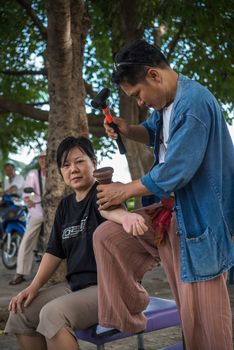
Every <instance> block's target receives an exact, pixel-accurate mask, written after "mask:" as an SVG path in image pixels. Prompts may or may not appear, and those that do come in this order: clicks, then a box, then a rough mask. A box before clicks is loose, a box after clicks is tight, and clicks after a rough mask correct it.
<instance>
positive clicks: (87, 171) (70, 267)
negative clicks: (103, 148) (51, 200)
mask: <svg viewBox="0 0 234 350" xmlns="http://www.w3.org/2000/svg"><path fill="white" fill-rule="evenodd" d="M57 165H58V168H59V171H60V173H61V175H62V178H63V180H64V182H65V184H66V185H68V186H69V187H70V188H71V189H72V190H73V193H72V194H70V195H68V196H67V197H65V198H63V199H62V200H61V202H60V204H59V206H58V208H57V211H56V215H55V219H54V224H53V227H52V232H51V235H50V239H49V242H48V246H47V249H46V253H45V254H44V256H43V258H42V261H41V263H40V266H39V269H38V272H37V274H36V276H35V277H34V279H33V281H32V282H31V284H30V285H29V286H28V287H27V288H26V289H24V290H23V291H21V292H20V293H19V294H18V295H17V296H16V297H14V298H12V300H11V301H10V304H9V311H10V315H9V318H8V321H7V324H6V327H5V332H6V333H13V334H15V335H16V336H17V340H18V342H19V344H20V347H21V349H24V350H32V349H33V350H44V349H49V350H52V349H56V350H60V349H61V350H64V349H69V350H73V349H74V350H77V349H79V345H78V343H77V340H76V338H75V336H74V330H79V329H85V328H87V327H89V326H91V325H94V324H96V323H97V322H98V302H97V270H96V262H95V257H94V252H93V243H92V237H93V232H94V230H95V229H96V228H97V226H98V225H99V224H101V223H102V222H103V221H104V220H105V219H104V218H103V217H102V216H101V214H100V212H99V210H98V205H97V198H96V186H97V184H96V181H95V179H94V177H93V171H94V170H95V168H96V157H95V153H94V150H93V147H92V144H91V142H90V141H89V140H88V139H87V138H85V137H82V136H81V137H78V138H75V137H67V138H66V139H64V140H63V141H62V142H61V143H60V145H59V147H58V150H57ZM115 211H116V215H115ZM102 215H103V216H105V217H106V218H109V215H111V219H112V220H115V219H116V222H119V223H122V224H123V227H124V228H125V231H127V232H129V233H130V232H131V233H133V234H134V235H135V234H143V233H144V232H145V230H147V226H146V225H145V223H144V219H143V217H142V216H141V215H139V214H134V213H128V212H127V211H125V210H124V209H121V208H118V209H116V210H113V211H110V212H107V211H104V212H102ZM63 259H66V261H67V276H66V277H67V282H68V283H59V284H57V285H54V286H51V287H45V288H42V289H41V287H43V285H44V284H45V283H46V282H47V281H48V280H49V279H50V277H51V276H52V274H53V273H54V272H55V270H56V269H57V268H58V266H59V265H60V263H61V261H62V260H63Z"/></svg>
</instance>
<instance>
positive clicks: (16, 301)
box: [8, 253, 62, 313]
mask: <svg viewBox="0 0 234 350" xmlns="http://www.w3.org/2000/svg"><path fill="white" fill-rule="evenodd" d="M61 261H62V259H60V258H58V257H57V256H54V255H52V254H48V253H45V254H44V256H43V258H42V260H41V263H40V266H39V269H38V271H37V274H36V276H35V277H34V279H33V280H32V282H31V284H30V285H29V286H28V287H27V288H26V289H24V290H22V291H21V292H20V293H18V294H17V295H16V296H15V297H13V298H12V299H11V301H10V304H9V307H8V310H9V311H13V312H15V313H17V312H18V311H20V312H22V305H23V306H24V307H27V306H28V305H29V304H30V303H31V301H32V300H33V299H34V298H35V297H36V295H37V294H38V291H39V289H40V288H41V287H42V286H43V285H44V284H45V283H46V282H48V280H49V279H50V277H51V276H52V275H53V273H54V272H55V270H56V269H57V268H58V266H59V264H60V263H61Z"/></svg>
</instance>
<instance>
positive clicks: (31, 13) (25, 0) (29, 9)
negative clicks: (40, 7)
mask: <svg viewBox="0 0 234 350" xmlns="http://www.w3.org/2000/svg"><path fill="white" fill-rule="evenodd" d="M17 2H18V3H19V4H20V6H22V7H23V8H24V9H25V11H26V13H27V15H28V16H29V17H30V18H31V20H32V22H33V23H34V24H35V25H36V26H37V28H38V29H39V32H40V34H41V36H42V39H44V40H47V28H46V27H44V25H43V23H42V22H41V20H40V19H39V18H38V16H37V15H36V13H35V11H34V10H33V8H32V6H31V3H30V1H28V0H17Z"/></svg>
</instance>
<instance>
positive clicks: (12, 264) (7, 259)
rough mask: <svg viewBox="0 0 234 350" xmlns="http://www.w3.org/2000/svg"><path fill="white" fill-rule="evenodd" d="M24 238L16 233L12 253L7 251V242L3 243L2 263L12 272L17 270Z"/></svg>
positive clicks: (12, 239)
mask: <svg viewBox="0 0 234 350" xmlns="http://www.w3.org/2000/svg"><path fill="white" fill-rule="evenodd" d="M21 239H22V236H21V235H20V234H19V233H18V232H14V233H13V234H12V237H11V247H10V251H9V252H8V251H7V241H6V240H5V241H4V242H3V246H2V262H3V265H4V266H5V267H6V268H7V269H9V270H12V269H14V268H16V263H17V255H18V249H19V245H20V242H21Z"/></svg>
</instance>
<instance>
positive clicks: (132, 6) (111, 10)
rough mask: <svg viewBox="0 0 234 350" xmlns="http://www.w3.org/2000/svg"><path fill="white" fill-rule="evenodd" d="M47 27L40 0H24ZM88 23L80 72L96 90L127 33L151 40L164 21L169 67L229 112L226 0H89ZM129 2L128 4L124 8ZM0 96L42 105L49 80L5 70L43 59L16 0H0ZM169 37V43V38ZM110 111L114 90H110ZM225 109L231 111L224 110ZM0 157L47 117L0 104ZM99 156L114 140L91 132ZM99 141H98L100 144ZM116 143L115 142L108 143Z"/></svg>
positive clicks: (233, 47)
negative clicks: (37, 117)
mask: <svg viewBox="0 0 234 350" xmlns="http://www.w3.org/2000/svg"><path fill="white" fill-rule="evenodd" d="M30 2H31V4H32V7H33V9H34V10H35V12H36V14H37V16H38V18H39V19H40V20H41V22H42V23H43V24H44V26H45V27H46V25H47V17H46V9H45V3H46V2H45V1H43V0H31V1H30ZM86 3H87V6H88V11H89V16H90V30H89V35H88V40H87V43H86V47H85V55H84V77H85V80H87V82H88V83H91V84H92V85H93V90H95V91H99V89H100V88H102V87H103V86H106V87H110V88H111V89H112V90H113V87H112V86H111V84H110V75H111V72H112V63H113V55H114V54H115V52H117V51H118V50H119V48H120V47H122V46H123V45H124V44H125V42H126V41H127V40H130V38H127V37H124V33H125V32H126V21H124V18H125V19H126V16H127V25H128V28H127V29H129V28H130V29H131V30H132V34H134V36H135V37H141V36H143V35H144V36H145V37H146V38H147V39H148V40H149V41H151V42H153V40H154V34H155V27H156V26H159V25H160V24H161V23H162V22H165V23H166V24H167V27H168V30H167V33H166V34H165V35H164V36H163V38H162V42H161V47H162V49H163V51H164V52H165V54H166V55H167V56H168V57H169V60H170V63H171V64H172V66H173V67H174V68H175V69H176V70H177V71H178V72H180V73H183V74H185V75H188V76H189V77H191V78H194V79H196V80H198V81H199V82H201V83H202V84H204V85H205V86H207V87H208V88H209V89H210V90H211V91H212V92H213V93H214V95H215V96H216V97H217V98H218V100H219V101H220V102H221V103H222V104H223V105H224V106H225V110H226V112H225V113H226V118H227V120H228V121H229V122H230V121H231V120H232V119H233V96H234V85H233V83H232V81H233V76H234V64H233V62H234V44H233V40H232V33H233V32H234V12H233V11H234V10H233V8H234V7H233V1H228V2H227V1H226V0H203V1H197V0H191V1H183V0H164V1H161V0H148V1H143V0H132V1H131V2H125V1H124V0H117V1H106V0H95V1H92V0H88V1H86ZM127 7H129V8H127ZM0 41H1V50H0V95H1V96H4V97H5V98H8V99H11V100H14V101H17V102H22V103H28V104H38V103H39V104H41V105H43V104H46V103H47V101H48V91H47V90H48V87H47V84H48V81H47V77H46V76H44V75H39V74H38V75H33V74H31V75H30V74H27V75H7V74H5V73H4V71H6V70H9V71H17V72H19V71H22V70H26V69H27V70H39V69H41V68H44V65H45V60H44V58H45V56H46V54H45V52H46V44H47V43H46V41H45V40H44V39H43V38H42V35H41V33H40V31H39V29H38V28H37V27H36V25H35V24H34V23H33V21H32V20H31V19H30V18H29V17H28V15H27V14H26V11H25V10H24V9H23V8H22V7H21V6H20V5H19V3H18V2H17V1H12V0H5V1H1V7H0ZM174 44H175V45H174ZM111 99H112V101H113V102H114V105H113V106H112V107H114V109H115V110H117V109H116V108H117V105H118V99H117V97H116V92H115V94H113V95H112V96H111ZM231 112H232V114H231ZM0 113H1V115H0V150H1V152H0V162H1V161H3V160H4V159H6V157H7V155H8V153H9V152H17V149H18V147H19V145H30V144H32V142H33V141H34V140H38V139H39V140H40V139H41V138H46V132H47V124H46V123H42V122H36V121H34V120H30V119H29V118H28V119H27V118H23V117H22V116H20V115H19V114H18V115H17V114H15V113H14V114H13V113H5V114H4V113H3V112H2V111H0ZM94 142H95V146H96V147H97V148H99V147H100V148H102V150H103V155H104V154H105V153H107V155H109V156H111V152H113V143H111V144H109V143H108V142H109V141H107V140H106V138H103V139H101V140H98V139H97V138H96V139H94ZM103 145H104V147H103ZM114 147H115V146H114Z"/></svg>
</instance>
